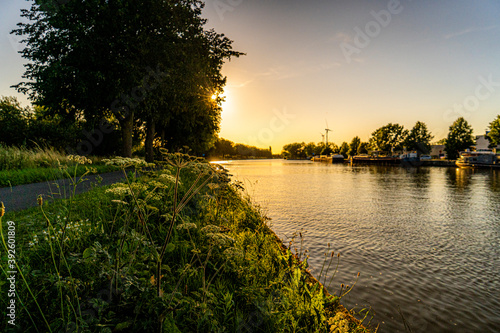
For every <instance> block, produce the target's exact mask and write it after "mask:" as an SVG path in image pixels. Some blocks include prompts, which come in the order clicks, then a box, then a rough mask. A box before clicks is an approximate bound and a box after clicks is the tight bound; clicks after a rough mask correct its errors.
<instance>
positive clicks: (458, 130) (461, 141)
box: [445, 117, 474, 160]
mask: <svg viewBox="0 0 500 333" xmlns="http://www.w3.org/2000/svg"><path fill="white" fill-rule="evenodd" d="M473 145H474V137H473V136H472V127H471V126H470V125H469V123H468V122H467V120H465V119H464V118H463V117H460V118H458V119H457V120H455V122H454V123H453V124H452V125H451V126H450V130H449V132H448V137H447V138H446V143H445V151H446V154H447V155H448V159H450V160H454V159H456V158H457V157H458V154H459V152H460V151H464V150H466V149H469V148H470V147H471V146H473Z"/></svg>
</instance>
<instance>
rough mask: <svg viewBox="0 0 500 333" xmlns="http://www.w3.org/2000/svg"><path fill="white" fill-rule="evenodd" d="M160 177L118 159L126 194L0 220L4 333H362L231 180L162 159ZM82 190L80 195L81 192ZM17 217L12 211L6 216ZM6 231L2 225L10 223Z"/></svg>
mask: <svg viewBox="0 0 500 333" xmlns="http://www.w3.org/2000/svg"><path fill="white" fill-rule="evenodd" d="M163 154H164V156H165V161H164V162H159V163H158V165H157V167H158V168H154V169H152V170H153V171H151V170H150V171H146V170H142V171H141V172H140V174H141V175H143V176H141V177H138V176H137V174H138V173H135V172H131V173H128V174H126V172H125V168H127V167H131V166H132V167H135V168H137V170H140V169H141V168H142V167H144V166H148V165H147V164H145V163H144V162H143V161H140V160H137V159H124V158H117V159H112V160H108V161H107V163H109V164H114V165H119V166H120V167H121V168H122V169H123V170H124V173H125V174H126V175H127V180H126V182H125V183H117V184H114V185H112V186H110V187H99V188H94V189H93V190H91V191H90V192H88V193H85V194H82V195H79V196H72V197H70V198H68V199H66V200H59V201H56V202H54V203H53V204H50V205H46V204H45V203H44V202H43V200H42V199H40V200H39V207H38V208H37V209H30V210H27V211H24V212H21V213H8V214H7V215H6V216H5V217H3V218H2V217H0V222H1V226H0V227H1V230H3V233H2V235H1V238H2V241H3V244H5V242H4V241H5V230H7V229H6V226H5V224H6V221H14V222H15V223H16V228H17V229H16V243H17V249H16V260H17V261H16V264H17V268H18V271H19V272H20V274H18V276H17V284H16V288H17V291H16V292H17V300H18V302H17V304H18V308H17V313H16V326H15V328H13V327H10V326H9V324H8V323H7V320H8V319H9V318H8V317H7V316H6V308H7V302H8V298H7V297H4V295H7V289H8V286H7V281H6V279H5V275H6V274H7V273H6V272H7V271H8V269H7V258H6V256H7V254H6V247H5V246H0V249H1V252H0V266H1V272H0V274H2V276H4V278H2V279H0V294H1V295H2V297H0V331H2V332H4V331H6V330H7V329H10V328H11V329H12V331H19V332H365V331H366V329H365V328H364V327H363V326H361V324H360V323H359V322H356V321H355V320H353V319H352V317H351V316H350V315H349V313H347V311H345V309H343V307H342V306H341V305H340V304H339V297H338V296H331V295H327V294H326V293H325V292H324V288H323V286H322V284H320V283H319V282H318V281H316V280H315V279H313V278H312V277H311V275H310V274H308V271H307V257H304V258H302V259H303V260H302V261H300V260H299V258H298V257H297V256H296V255H293V254H292V253H291V252H290V251H289V250H288V249H286V248H285V247H284V246H283V245H282V244H281V242H279V241H277V237H276V235H275V234H274V233H273V232H272V231H270V229H269V228H268V226H267V224H266V218H264V217H263V216H262V214H261V213H260V211H259V210H258V208H257V207H255V206H254V205H252V204H250V201H249V199H248V198H247V197H245V196H244V195H242V194H241V192H240V191H239V190H238V186H237V185H235V184H232V183H230V181H229V177H228V174H227V171H226V170H224V169H222V168H220V167H218V166H216V165H210V164H208V163H206V162H203V161H200V160H198V159H195V158H193V157H190V156H187V155H183V154H181V153H176V154H168V153H167V152H165V151H164V152H163ZM74 186H75V187H76V186H78V183H77V182H75V183H74ZM6 209H7V210H8V207H6ZM2 219H3V220H2Z"/></svg>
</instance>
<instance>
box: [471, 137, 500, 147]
mask: <svg viewBox="0 0 500 333" xmlns="http://www.w3.org/2000/svg"><path fill="white" fill-rule="evenodd" d="M486 134H488V133H486ZM489 145H490V141H489V140H488V138H487V137H486V135H476V145H475V146H474V147H476V150H480V149H488V148H489V147H488V146H489ZM496 149H497V151H500V145H499V146H497V147H496Z"/></svg>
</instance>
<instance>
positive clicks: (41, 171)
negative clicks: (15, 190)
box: [0, 164, 119, 187]
mask: <svg viewBox="0 0 500 333" xmlns="http://www.w3.org/2000/svg"><path fill="white" fill-rule="evenodd" d="M68 169H69V170H68ZM88 170H91V173H104V172H111V171H117V170H119V169H118V168H117V167H116V166H111V165H105V164H98V165H92V167H91V168H89V167H87V166H83V165H70V166H67V167H63V168H61V169H60V168H27V169H21V170H2V171H0V187H9V186H17V185H24V184H31V183H39V182H45V181H51V180H56V179H62V178H67V177H68V172H69V175H71V176H72V177H75V176H76V177H79V176H81V175H83V174H85V173H86V172H87V171H88Z"/></svg>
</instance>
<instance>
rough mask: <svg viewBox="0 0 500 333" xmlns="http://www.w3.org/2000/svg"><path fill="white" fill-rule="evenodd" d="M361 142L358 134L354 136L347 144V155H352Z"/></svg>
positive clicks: (355, 152)
mask: <svg viewBox="0 0 500 333" xmlns="http://www.w3.org/2000/svg"><path fill="white" fill-rule="evenodd" d="M360 144H361V139H360V138H359V136H355V137H354V138H353V139H352V141H351V143H350V144H349V150H348V151H347V155H348V156H354V155H356V154H357V152H358V148H359V145H360Z"/></svg>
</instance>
